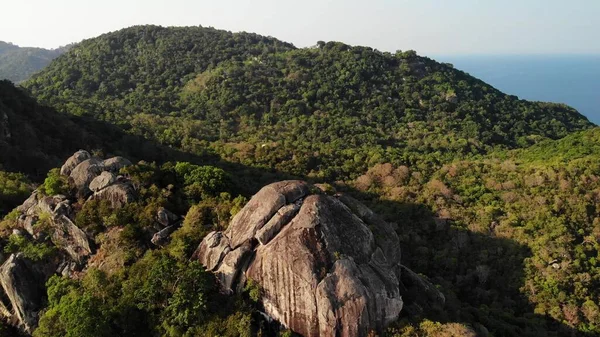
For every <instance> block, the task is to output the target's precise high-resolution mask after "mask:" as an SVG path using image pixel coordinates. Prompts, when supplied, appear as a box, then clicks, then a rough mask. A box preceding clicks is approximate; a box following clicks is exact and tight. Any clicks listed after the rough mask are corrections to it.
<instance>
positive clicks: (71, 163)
mask: <svg viewBox="0 0 600 337" xmlns="http://www.w3.org/2000/svg"><path fill="white" fill-rule="evenodd" d="M90 158H92V156H91V155H90V153H89V152H87V151H85V150H79V151H77V152H75V153H74V154H73V155H72V156H71V157H69V159H67V161H66V162H65V163H64V165H63V166H62V167H61V168H60V174H61V175H63V176H69V175H70V174H71V172H72V171H73V169H74V168H75V167H77V165H79V164H81V163H82V162H83V161H84V160H87V159H90Z"/></svg>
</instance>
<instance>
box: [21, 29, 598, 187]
mask: <svg viewBox="0 0 600 337" xmlns="http://www.w3.org/2000/svg"><path fill="white" fill-rule="evenodd" d="M25 87H26V88H27V89H28V90H30V92H31V93H32V94H33V95H34V96H35V97H36V98H38V99H40V100H41V101H42V102H45V103H47V104H50V105H52V106H54V107H56V108H58V109H60V110H63V111H67V112H70V113H71V114H75V115H88V116H92V117H94V118H97V119H101V120H104V121H109V122H111V123H115V124H119V125H123V126H124V128H127V129H129V130H130V131H131V132H133V133H134V134H138V135H143V136H144V137H150V138H152V139H154V140H156V141H158V142H160V143H162V144H167V145H170V146H175V147H178V148H182V149H184V150H185V151H192V152H193V151H195V149H197V148H200V147H203V148H206V147H211V148H213V149H214V151H215V152H217V153H219V155H221V156H222V157H223V158H226V159H228V160H237V161H240V162H241V163H243V164H246V165H251V166H258V167H274V168H277V169H278V170H281V171H286V172H291V173H295V174H300V173H311V174H312V175H315V176H319V177H322V178H324V179H330V180H332V179H337V178H348V177H355V176H356V175H357V173H358V172H364V170H366V169H367V167H368V166H367V165H365V164H369V163H375V162H377V161H378V160H379V159H380V158H386V160H389V161H392V162H395V163H404V164H410V165H416V164H418V163H423V165H439V164H440V163H443V162H447V161H449V160H453V159H455V158H460V157H465V156H470V155H473V154H483V153H487V152H489V151H490V150H491V149H492V148H493V147H496V146H501V147H505V148H516V147H523V146H528V145H530V144H532V143H535V142H536V141H538V140H540V139H545V138H551V139H556V138H560V137H563V136H565V135H567V134H568V133H569V132H571V131H576V130H583V129H586V128H589V127H591V126H592V124H591V123H590V122H589V121H587V119H586V118H585V117H583V116H582V115H580V114H579V113H577V112H576V111H575V110H573V109H571V108H569V107H567V106H564V105H558V104H549V103H540V102H527V101H523V100H518V99H517V98H516V97H513V96H508V95H505V94H503V93H501V92H500V91H498V90H496V89H494V88H492V87H491V86H489V85H487V84H485V83H483V82H481V81H479V80H477V79H475V78H473V77H471V76H469V75H467V74H465V73H463V72H461V71H458V70H456V69H454V68H453V67H452V66H450V65H447V64H441V63H437V62H435V61H433V60H431V59H428V58H424V57H420V56H418V55H416V53H414V52H412V51H409V52H398V53H395V54H391V53H383V52H379V51H377V50H373V49H371V48H366V47H351V46H348V45H345V44H343V43H338V42H329V43H324V42H320V43H319V44H318V47H316V48H306V49H296V48H294V47H293V46H292V45H289V44H286V43H283V42H280V41H278V40H276V39H273V38H266V37H261V36H258V35H255V34H247V33H235V34H233V33H229V32H224V31H219V30H215V29H212V28H201V27H185V28H163V27H155V26H138V27H132V28H128V29H124V30H121V31H117V32H113V33H109V34H105V35H102V36H100V37H98V38H95V39H90V40H87V41H84V42H82V43H81V44H79V45H78V46H77V47H75V48H73V49H72V50H71V51H70V52H69V53H67V54H65V55H63V56H62V57H60V58H58V59H57V60H56V61H55V62H53V63H52V65H50V66H49V67H48V68H47V69H45V70H44V71H43V72H41V73H40V74H38V75H36V76H35V77H34V78H32V79H31V80H30V81H28V82H27V83H25Z"/></svg>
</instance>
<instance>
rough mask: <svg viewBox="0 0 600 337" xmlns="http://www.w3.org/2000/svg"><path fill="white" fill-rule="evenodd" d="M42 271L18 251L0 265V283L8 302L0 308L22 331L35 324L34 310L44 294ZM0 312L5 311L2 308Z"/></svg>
mask: <svg viewBox="0 0 600 337" xmlns="http://www.w3.org/2000/svg"><path fill="white" fill-rule="evenodd" d="M46 274H47V272H46V271H44V270H42V269H40V266H38V265H35V264H33V263H32V262H30V261H28V260H27V259H26V258H25V257H24V256H23V255H22V254H21V253H19V254H13V255H11V256H10V257H9V258H8V260H6V261H5V262H4V263H3V264H2V266H0V285H1V286H2V290H3V291H4V295H5V296H6V299H8V301H9V303H6V304H2V305H0V307H4V309H8V310H9V311H10V312H9V314H10V316H8V317H5V318H6V319H7V320H9V321H11V322H12V323H14V324H15V325H17V326H19V327H20V328H21V329H22V330H23V331H25V332H26V333H31V332H32V330H33V329H34V328H35V327H36V326H37V320H38V313H39V311H40V310H41V309H42V305H43V302H44V301H43V300H44V297H45V295H46V291H45V289H44V283H45V281H46V276H47V275H46ZM0 312H3V313H4V314H6V310H0Z"/></svg>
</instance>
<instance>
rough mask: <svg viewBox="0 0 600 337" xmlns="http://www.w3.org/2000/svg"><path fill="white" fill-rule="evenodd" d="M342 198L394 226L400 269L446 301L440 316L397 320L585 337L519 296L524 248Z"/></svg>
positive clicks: (419, 213)
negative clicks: (409, 271)
mask: <svg viewBox="0 0 600 337" xmlns="http://www.w3.org/2000/svg"><path fill="white" fill-rule="evenodd" d="M346 192H347V193H350V194H353V195H354V196H355V197H357V198H359V199H361V200H363V201H364V202H366V204H367V205H368V206H369V207H370V208H371V209H372V210H373V211H375V212H376V213H379V214H380V215H381V216H383V217H384V218H385V219H386V220H387V221H388V222H394V223H397V224H398V235H399V237H400V240H401V245H402V263H403V264H404V265H406V266H407V267H409V268H411V269H412V270H413V271H415V272H417V273H420V274H423V275H427V277H428V278H429V279H430V281H431V282H432V283H434V284H436V285H438V286H439V288H440V290H441V291H442V292H443V293H444V295H445V296H446V304H445V307H444V309H443V311H439V310H435V309H432V310H430V311H429V312H422V314H420V315H416V316H413V317H408V316H407V315H406V314H403V316H402V319H404V320H406V321H409V322H413V323H418V322H420V321H422V320H423V319H430V320H434V321H440V322H469V323H472V324H471V326H472V327H473V328H474V329H475V330H476V331H477V333H478V335H481V336H486V335H488V333H489V334H490V335H493V336H496V337H498V336H587V335H586V334H585V333H582V332H580V331H578V330H576V329H574V328H572V327H570V326H568V325H566V324H563V323H562V322H558V321H556V320H554V319H552V318H551V317H549V316H543V315H538V314H535V313H534V306H533V305H532V304H531V303H530V302H529V301H528V299H527V298H526V297H525V296H523V295H522V294H521V292H520V288H522V287H524V286H525V284H524V282H525V274H524V271H525V265H524V259H526V258H527V257H530V256H531V251H530V249H529V248H528V247H526V246H523V245H520V244H518V243H516V242H515V241H513V240H510V239H506V238H499V237H495V235H494V232H493V231H492V230H490V233H489V234H481V233H476V232H471V231H469V230H466V229H462V228H458V227H456V226H453V224H452V222H451V221H443V220H440V219H436V218H435V216H434V214H433V212H432V211H431V210H430V209H429V208H428V207H427V206H426V205H423V204H406V203H399V202H394V201H382V200H379V199H377V198H376V196H374V195H368V194H365V193H361V192H358V191H356V190H349V191H346ZM405 300H406V296H405ZM408 304H410V303H408ZM405 312H406V310H405ZM473 323H474V324H473ZM589 336H592V335H591V334H590V335H589Z"/></svg>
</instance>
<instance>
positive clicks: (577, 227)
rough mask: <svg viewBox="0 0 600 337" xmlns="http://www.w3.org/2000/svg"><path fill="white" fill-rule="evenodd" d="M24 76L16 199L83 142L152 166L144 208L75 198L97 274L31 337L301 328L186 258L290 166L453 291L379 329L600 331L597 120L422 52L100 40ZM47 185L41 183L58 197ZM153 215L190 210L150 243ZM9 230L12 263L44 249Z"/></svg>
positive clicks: (8, 196) (13, 143)
mask: <svg viewBox="0 0 600 337" xmlns="http://www.w3.org/2000/svg"><path fill="white" fill-rule="evenodd" d="M23 86H24V89H19V88H15V87H14V86H13V85H12V84H10V83H8V82H0V165H2V169H3V170H5V171H10V172H21V173H24V174H26V175H27V176H25V175H24V174H21V173H0V200H1V201H3V200H8V201H7V202H6V205H11V206H14V205H15V199H18V198H20V197H21V196H23V195H25V194H27V193H28V192H29V191H30V190H31V188H32V185H31V183H30V181H32V180H33V181H37V182H42V181H43V175H44V174H45V173H46V171H47V170H48V169H50V168H52V167H56V166H58V165H60V163H61V162H63V161H64V160H65V159H66V158H67V157H68V156H69V155H71V154H72V153H73V152H74V151H76V150H78V149H80V148H84V149H86V150H90V151H93V152H94V153H95V154H99V155H103V154H111V155H126V156H128V157H129V158H130V159H132V161H134V162H136V161H138V160H145V162H140V163H139V164H136V165H133V166H130V167H128V168H126V169H123V170H121V171H120V173H119V174H120V175H123V176H126V177H127V179H131V182H132V185H134V186H135V187H136V193H139V196H140V198H139V199H137V200H135V201H134V202H132V203H130V204H128V205H127V206H126V207H123V208H121V209H113V208H111V207H110V206H109V205H108V204H106V203H101V202H96V201H93V200H92V201H90V200H87V201H86V200H83V199H80V200H76V202H74V210H75V211H76V214H75V215H74V218H75V219H74V223H75V224H76V226H77V227H80V228H82V229H84V230H85V231H86V233H88V234H89V236H90V238H91V240H92V241H93V243H94V244H95V245H97V247H100V248H99V249H100V250H101V251H102V254H100V256H99V257H97V256H95V257H94V258H96V259H97V260H96V261H94V263H96V264H95V266H99V267H98V268H96V267H93V268H91V269H90V270H91V272H87V273H84V274H85V275H83V276H81V277H78V278H74V279H69V278H67V277H59V276H55V277H52V278H51V279H50V282H49V283H48V284H47V288H48V303H47V309H48V310H46V311H43V314H42V317H41V320H40V329H38V330H37V331H36V332H35V333H34V335H35V336H63V335H65V334H66V333H67V332H69V331H78V333H79V335H80V336H99V335H101V336H114V335H136V334H137V335H152V336H159V335H160V336H162V335H166V336H183V335H189V336H205V335H206V336H216V335H219V336H228V337H229V336H230V337H234V336H259V335H260V336H291V335H292V334H291V332H290V331H285V330H281V331H279V330H273V329H272V327H271V326H270V325H268V324H266V323H265V321H264V320H263V318H262V316H261V315H260V313H259V312H260V311H261V307H260V304H259V303H256V301H255V299H256V297H257V296H258V294H260V288H256V287H248V288H247V289H244V291H243V292H242V293H241V295H240V296H234V297H227V298H225V297H221V296H220V295H217V294H216V292H215V291H214V287H215V286H216V285H215V284H214V282H213V279H212V278H211V277H210V276H209V275H208V273H206V272H205V271H204V269H202V268H201V267H200V266H198V265H197V264H196V263H193V262H190V255H191V253H192V252H193V251H194V249H195V248H196V247H197V245H198V243H199V242H200V241H201V239H202V237H203V236H204V235H206V234H207V233H208V232H209V231H211V230H216V229H219V230H222V229H225V228H226V227H227V226H228V222H229V220H230V218H231V216H232V215H233V214H235V213H236V212H237V211H238V210H239V209H240V207H241V206H242V205H243V204H244V202H245V201H246V200H247V198H249V197H250V196H251V195H252V194H254V193H255V192H257V191H258V189H259V188H260V186H261V185H262V184H264V183H265V182H270V181H275V180H282V179H285V178H288V177H290V176H293V177H299V178H302V179H305V180H308V181H309V182H313V183H326V185H325V186H324V189H326V190H329V191H330V192H331V191H333V190H334V189H335V190H337V191H341V192H346V193H349V194H351V195H353V196H356V197H357V198H358V199H360V200H362V201H365V202H366V203H367V204H368V205H369V207H371V208H372V209H373V210H374V211H376V212H377V213H379V214H381V215H382V216H383V217H384V218H385V219H386V220H387V221H388V222H390V223H392V224H396V225H397V229H396V231H397V234H398V236H399V238H400V242H401V245H402V263H403V264H405V265H407V266H409V267H410V268H412V269H413V270H414V271H416V272H418V273H420V274H423V275H427V277H428V278H429V280H431V281H432V282H433V283H434V284H435V285H436V287H437V288H438V289H439V290H441V291H442V292H443V293H444V295H445V297H446V304H445V307H444V308H443V310H434V309H431V308H420V309H415V308H414V307H412V308H411V309H407V310H405V312H403V314H402V315H401V318H400V320H399V321H398V322H396V323H395V324H393V326H392V327H390V328H389V330H388V334H387V335H388V336H394V337H398V336H457V335H467V333H471V332H472V333H473V334H471V335H474V334H475V333H477V335H481V336H575V335H585V336H587V335H589V336H595V335H598V334H600V307H599V305H598V303H600V265H599V262H598V259H600V207H598V205H600V178H599V177H600V148H599V147H598V141H599V140H600V129H598V128H594V126H593V124H592V123H590V122H589V121H588V120H587V119H586V118H585V117H584V116H582V115H580V114H579V113H578V112H577V111H575V110H574V109H572V108H570V107H568V106H565V105H561V104H552V103H542V102H529V101H525V100H519V99H517V98H516V97H514V96H509V95H505V94H503V93H502V92H500V91H498V90H496V89H495V88H493V87H491V86H489V85H488V84H486V83H484V82H482V81H480V80H478V79H476V78H474V77H472V76H470V75H468V74H466V73H464V72H461V71H458V70H456V69H454V68H453V67H452V66H451V65H449V64H443V63H438V62H436V61H434V60H432V59H429V58H426V57H421V56H418V55H417V54H416V53H415V52H413V51H406V52H397V53H386V52H380V51H377V50H373V49H371V48H368V47H353V46H348V45H345V44H343V43H339V42H327V43H325V42H318V43H317V45H316V46H315V47H314V48H303V49H298V48H295V47H294V46H292V45H291V44H288V43H285V42H281V41H279V40H277V39H275V38H271V37H263V36H260V35H256V34H249V33H230V32H225V31H220V30H216V29H213V28H202V27H180V28H174V27H171V28H163V27H157V26H136V27H131V28H127V29H124V30H121V31H117V32H112V33H108V34H104V35H102V36H99V37H97V38H94V39H90V40H86V41H83V42H82V43H80V44H78V45H77V46H75V47H74V48H72V49H71V50H70V51H69V52H67V53H65V54H64V55H62V56H60V57H58V58H57V59H56V60H54V61H53V62H52V63H51V64H50V65H49V66H48V67H47V68H45V69H44V70H43V71H41V72H40V73H39V74H37V75H35V76H34V77H33V78H32V79H30V80H29V81H27V82H25V83H24V84H23ZM28 94H29V95H28ZM2 114H4V115H6V116H7V118H4V117H3V116H2ZM6 130H8V131H9V132H6ZM9 134H10V136H7V135H9ZM2 137H3V138H2ZM184 161H185V162H184ZM152 162H154V163H152ZM177 162H178V163H177ZM186 162H190V163H186ZM199 165H204V166H199ZM48 177H49V180H46V183H44V184H43V185H42V187H41V191H42V192H43V193H47V192H46V191H49V190H52V191H55V190H60V188H59V187H61V186H62V185H61V182H64V181H63V180H61V179H65V178H64V177H63V178H60V177H58V176H57V175H56V171H51V173H50V174H49V176H48ZM3 191H4V192H3ZM238 194H239V196H238ZM2 198H4V199H2ZM0 206H1V205H0ZM4 207H5V208H7V206H4ZM158 207H167V208H168V209H170V210H172V211H174V212H176V213H177V214H187V215H186V217H185V220H184V221H183V224H182V226H181V228H180V229H178V230H177V231H175V232H174V233H173V235H172V240H171V241H170V242H169V243H168V244H166V245H165V246H161V247H154V246H151V245H150V244H149V243H148V242H149V237H151V233H153V232H152V231H153V229H152V228H153V226H155V222H156V221H155V214H156V209H157V208H158ZM1 208H2V207H0V212H1V211H2V210H1ZM16 226H17V219H15V214H14V213H13V214H11V215H9V216H8V217H6V219H5V220H4V222H3V223H2V226H0V244H2V245H3V247H5V248H4V249H5V251H7V252H9V253H15V252H17V251H24V252H26V253H27V254H29V256H32V257H33V258H36V257H39V258H42V257H43V258H48V257H52V256H53V255H52V253H53V252H54V251H53V250H52V247H53V246H52V244H50V243H49V242H42V243H41V244H39V242H38V243H31V244H30V243H28V242H26V241H23V240H20V239H15V238H14V237H13V236H14V235H13V232H12V231H11V230H12V229H13V228H15V227H16ZM11 238H12V239H11ZM48 247H50V248H48ZM40 256H41V257H40ZM195 279H198V280H199V281H198V282H194V280H195ZM190 289H191V290H190ZM188 293H193V294H194V295H195V296H196V297H194V298H193V300H190V298H191V297H189V296H187V294H188ZM220 303H222V305H220ZM430 309H431V310H430ZM409 310H412V311H409ZM123 317H133V319H131V320H127V319H123ZM0 331H2V330H1V325H0Z"/></svg>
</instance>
